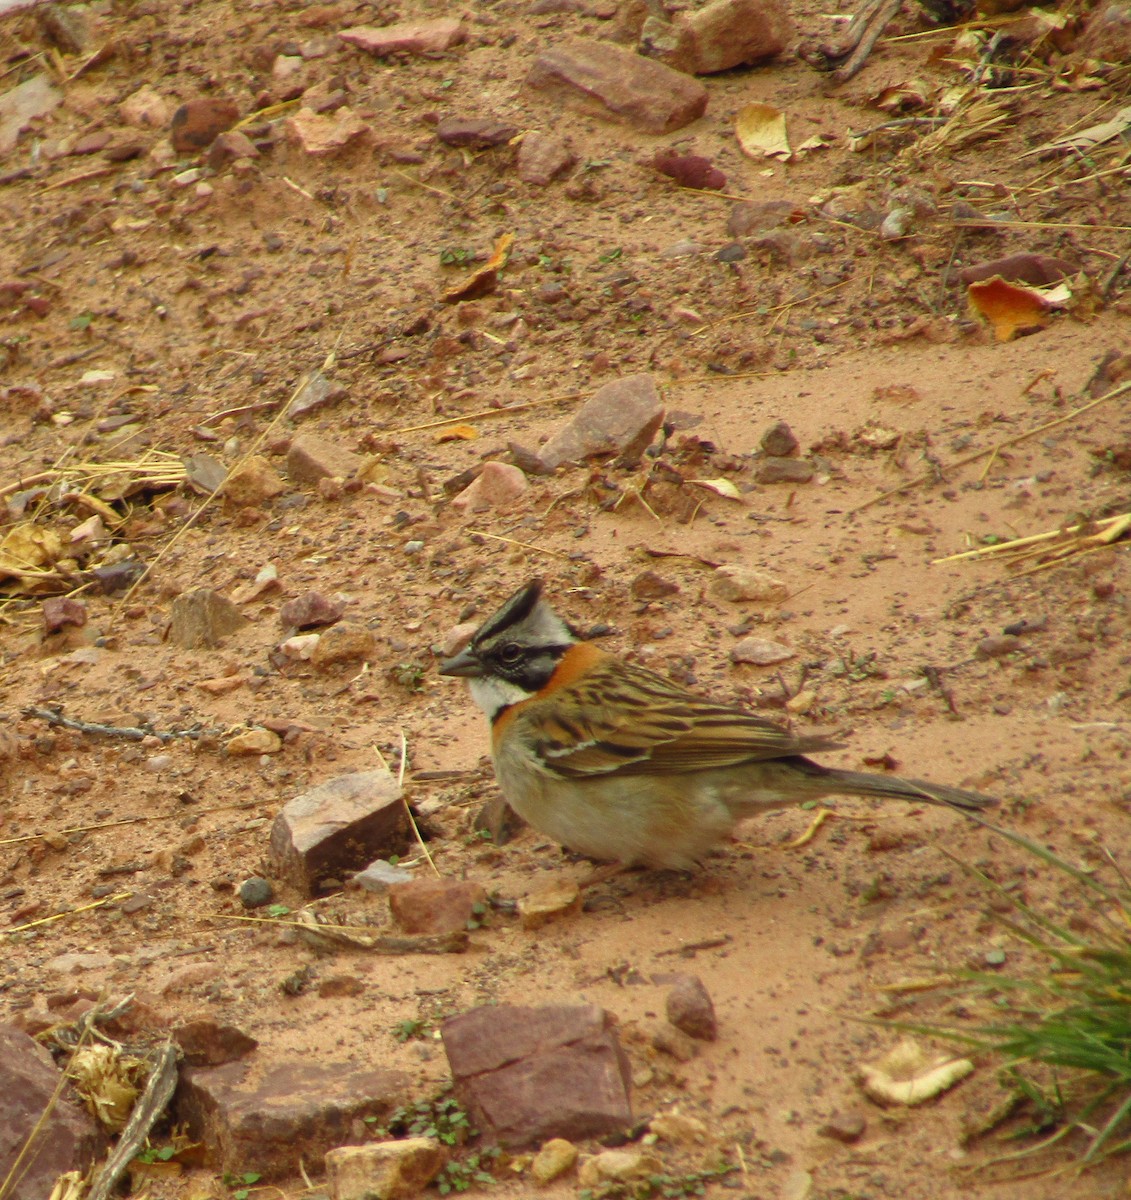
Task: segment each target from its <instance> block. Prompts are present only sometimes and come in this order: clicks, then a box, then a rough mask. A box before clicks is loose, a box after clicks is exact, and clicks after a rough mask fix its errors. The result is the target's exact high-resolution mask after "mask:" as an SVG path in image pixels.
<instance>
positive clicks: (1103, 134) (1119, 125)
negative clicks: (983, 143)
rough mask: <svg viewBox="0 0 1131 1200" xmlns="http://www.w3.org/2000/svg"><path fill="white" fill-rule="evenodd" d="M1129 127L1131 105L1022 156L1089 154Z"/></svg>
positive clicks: (1130, 123)
mask: <svg viewBox="0 0 1131 1200" xmlns="http://www.w3.org/2000/svg"><path fill="white" fill-rule="evenodd" d="M1128 129H1131V105H1128V106H1127V107H1126V108H1121V109H1120V110H1119V111H1118V112H1117V113H1116V114H1115V115H1114V116H1113V117H1111V118H1110V119H1109V120H1107V121H1101V122H1100V123H1099V124H1098V125H1089V126H1088V128H1087V129H1081V130H1080V131H1079V132H1078V133H1073V134H1070V135H1069V136H1068V137H1062V138H1056V139H1054V140H1053V141H1051V142H1045V144H1044V145H1043V146H1037V147H1035V148H1034V149H1032V150H1027V151H1026V152H1025V153H1024V154H1023V155H1022V156H1021V157H1022V158H1028V157H1029V156H1030V155H1033V154H1039V155H1041V157H1051V156H1052V155H1053V154H1068V153H1072V154H1087V153H1088V151H1089V150H1092V149H1094V148H1095V147H1096V146H1102V145H1103V143H1104V142H1110V141H1111V140H1112V138H1116V137H1119V136H1120V135H1121V134H1123V133H1126V132H1127V130H1128Z"/></svg>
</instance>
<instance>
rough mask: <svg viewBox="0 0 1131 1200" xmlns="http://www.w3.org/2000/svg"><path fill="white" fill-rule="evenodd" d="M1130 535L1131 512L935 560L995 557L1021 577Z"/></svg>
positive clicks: (952, 560) (946, 560)
mask: <svg viewBox="0 0 1131 1200" xmlns="http://www.w3.org/2000/svg"><path fill="white" fill-rule="evenodd" d="M1128 532H1131V513H1121V514H1120V515H1119V516H1115V517H1105V518H1104V519H1103V520H1101V521H1081V522H1080V523H1079V524H1077V525H1070V526H1068V527H1067V528H1061V529H1050V530H1048V531H1046V532H1045V533H1034V534H1030V535H1029V536H1028V537H1019V538H1011V539H1010V540H1009V541H1008V542H995V543H994V544H993V545H992V546H980V547H978V549H977V550H966V551H964V552H963V553H962V554H950V555H947V557H946V558H936V559H935V560H934V561H935V562H936V563H940V562H957V561H958V560H960V559H972V558H985V557H987V556H989V555H992V556H994V558H995V559H1004V560H1005V562H1006V564H1007V565H1008V566H1009V567H1010V568H1011V569H1012V570H1015V571H1018V572H1019V573H1020V574H1022V575H1031V574H1033V573H1035V572H1037V571H1044V570H1047V569H1048V568H1049V567H1055V566H1058V565H1060V564H1061V563H1064V562H1067V561H1068V560H1069V559H1071V558H1076V557H1078V556H1079V555H1081V554H1089V553H1092V552H1093V551H1096V550H1102V549H1104V548H1105V547H1106V546H1111V545H1114V544H1115V543H1116V542H1118V541H1120V540H1121V539H1122V538H1123V537H1124V536H1125V535H1126V534H1127V533H1128ZM1049 543H1055V544H1051V545H1050V544H1049ZM1129 544H1131V543H1129ZM1034 560H1036V562H1035V563H1034ZM1025 564H1033V565H1029V566H1025ZM1023 566H1024V567H1025V569H1024V570H1022V567H1023Z"/></svg>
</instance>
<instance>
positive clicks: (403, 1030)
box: [393, 1017, 433, 1042]
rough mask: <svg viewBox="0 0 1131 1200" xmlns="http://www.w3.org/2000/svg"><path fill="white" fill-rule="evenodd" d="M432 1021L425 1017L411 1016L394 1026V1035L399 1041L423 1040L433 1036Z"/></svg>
mask: <svg viewBox="0 0 1131 1200" xmlns="http://www.w3.org/2000/svg"><path fill="white" fill-rule="evenodd" d="M432 1032H433V1029H432V1022H431V1021H429V1020H427V1019H426V1018H424V1017H410V1018H409V1019H408V1020H407V1021H398V1022H397V1023H396V1024H395V1025H394V1026H393V1037H395V1038H396V1039H397V1041H398V1042H411V1041H418V1040H419V1041H423V1040H425V1039H428V1038H431V1036H432Z"/></svg>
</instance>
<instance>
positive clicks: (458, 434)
mask: <svg viewBox="0 0 1131 1200" xmlns="http://www.w3.org/2000/svg"><path fill="white" fill-rule="evenodd" d="M478 436H479V430H478V429H476V428H475V426H474V425H449V426H448V427H447V429H441V430H440V432H439V433H438V434H436V441H437V442H470V441H472V440H473V439H474V438H477V437H478Z"/></svg>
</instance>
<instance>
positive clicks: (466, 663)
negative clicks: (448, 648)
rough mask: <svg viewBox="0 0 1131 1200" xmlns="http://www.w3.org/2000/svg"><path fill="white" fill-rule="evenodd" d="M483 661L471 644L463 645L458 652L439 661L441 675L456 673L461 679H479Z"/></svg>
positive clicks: (481, 673)
mask: <svg viewBox="0 0 1131 1200" xmlns="http://www.w3.org/2000/svg"><path fill="white" fill-rule="evenodd" d="M483 673H484V671H483V663H482V662H480V660H479V655H478V654H476V653H475V650H474V649H473V648H472V647H471V646H465V647H464V648H463V649H462V650H461V651H460V652H459V653H458V654H453V655H452V657H451V658H445V659H444V661H443V662H442V663H440V674H441V675H457V676H459V677H460V678H463V679H479V678H480V677H481V676H482V675H483Z"/></svg>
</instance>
